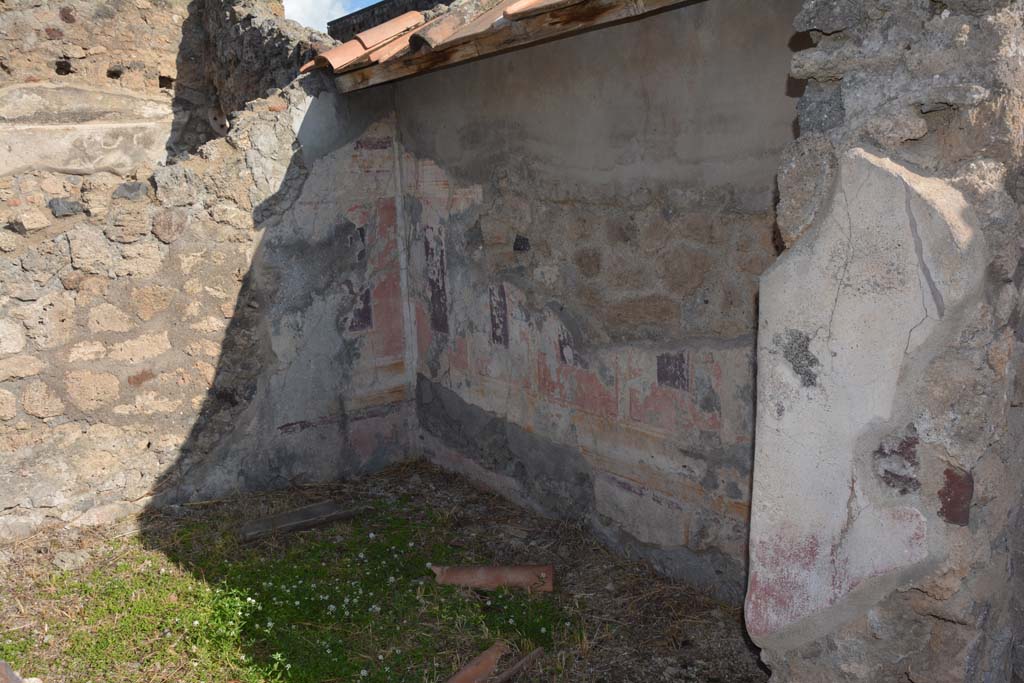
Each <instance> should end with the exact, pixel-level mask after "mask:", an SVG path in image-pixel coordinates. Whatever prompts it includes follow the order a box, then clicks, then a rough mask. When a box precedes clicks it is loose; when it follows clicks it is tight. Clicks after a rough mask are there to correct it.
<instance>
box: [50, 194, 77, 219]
mask: <svg viewBox="0 0 1024 683" xmlns="http://www.w3.org/2000/svg"><path fill="white" fill-rule="evenodd" d="M47 206H49V207H50V212H51V213H52V214H53V217H54V218H67V217H68V216H76V215H78V214H80V213H83V212H84V211H85V208H84V207H83V206H82V203H81V202H78V201H75V200H73V199H69V198H67V197H55V198H54V199H51V200H50V201H49V202H47Z"/></svg>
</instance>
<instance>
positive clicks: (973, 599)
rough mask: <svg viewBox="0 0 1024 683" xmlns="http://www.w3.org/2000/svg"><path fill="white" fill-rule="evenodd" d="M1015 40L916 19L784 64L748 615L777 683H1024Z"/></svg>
mask: <svg viewBox="0 0 1024 683" xmlns="http://www.w3.org/2000/svg"><path fill="white" fill-rule="evenodd" d="M1021 19H1022V8H1021V6H1020V5H1019V3H1014V2H968V3H959V2H958V3H952V2H949V3H923V2H912V1H907V2H902V1H898V2H885V3H825V2H816V1H812V2H806V3H805V6H804V9H803V11H802V12H801V13H800V15H799V17H798V18H797V22H796V26H797V28H798V29H800V30H807V31H810V32H811V36H812V37H813V39H814V42H815V43H816V46H815V47H813V48H812V49H809V50H805V51H803V52H800V53H797V54H796V55H795V57H794V61H793V74H794V75H795V76H798V77H801V78H808V79H810V82H809V84H808V87H807V90H806V93H805V95H804V97H803V99H802V101H801V105H800V130H801V132H802V134H803V137H802V138H801V140H800V141H798V142H797V143H796V145H795V147H794V153H793V154H791V155H790V161H789V162H788V165H786V166H784V168H783V173H782V175H781V176H780V189H781V190H782V193H783V196H782V198H781V202H780V211H781V212H782V213H781V215H780V226H781V227H782V228H783V236H784V237H785V239H786V242H787V244H788V246H789V247H790V249H789V251H788V252H786V253H785V254H783V256H782V257H781V259H780V260H779V262H778V263H777V264H776V265H775V266H774V267H773V268H772V269H770V270H769V272H768V273H767V274H766V275H765V277H764V278H763V280H762V299H761V300H762V307H761V312H762V315H761V322H760V333H759V342H758V343H759V351H758V366H759V377H758V391H759V399H758V431H757V447H756V459H757V463H758V464H757V468H756V470H755V484H754V497H753V503H752V534H751V577H750V586H749V592H748V596H747V610H746V616H747V623H748V627H749V628H750V631H751V633H752V635H753V636H754V639H755V641H757V642H758V643H759V644H761V645H763V646H764V647H765V648H766V649H765V650H764V652H763V656H764V658H765V660H766V661H767V662H768V663H769V665H770V666H771V667H772V670H773V674H774V676H773V680H779V681H794V682H796V681H801V682H802V681H810V680H815V681H817V680H829V681H882V680H885V681H888V680H910V681H915V682H918V683H920V682H923V681H929V682H931V681H958V682H959V681H1016V680H1018V679H1019V677H1020V676H1021V675H1022V669H1021V664H1022V662H1021V654H1020V653H1021V651H1022V646H1021V643H1020V634H1021V633H1022V632H1024V624H1022V623H1021V621H1020V619H1021V616H1020V615H1021V608H1020V605H1019V602H1018V600H1019V595H1021V586H1022V578H1021V574H1020V570H1019V567H1018V566H1017V565H1018V564H1019V562H1018V561H1017V560H1016V559H1015V558H1016V557H1019V554H1020V552H1021V547H1020V543H1021V538H1022V535H1021V521H1020V514H1019V508H1020V501H1021V496H1022V490H1021V486H1022V481H1024V471H1022V469H1024V462H1022V461H1021V458H1020V445H1019V444H1020V441H1019V434H1020V433H1021V428H1022V427H1021V423H1022V421H1024V415H1022V411H1021V408H1020V405H1019V401H1017V402H1016V403H1015V400H1014V399H1013V395H1014V393H1013V392H1014V385H1015V384H1014V383H1015V382H1016V381H1017V380H1016V379H1015V378H1016V377H1019V376H1020V375H1021V365H1020V360H1021V342H1020V338H1021V337H1020V330H1019V327H1020V320H1021V318H1020V315H1019V310H1020V306H1021V293H1020V289H1019V288H1020V285H1021V282H1020V278H1019V277H1018V276H1016V275H1015V274H1019V272H1020V260H1021V255H1022V252H1021V246H1022V241H1021V239H1022V236H1024V231H1022V229H1021V222H1020V210H1019V199H1020V196H1019V193H1017V191H1016V189H1015V188H1016V185H1015V181H1014V178H1016V177H1017V175H1018V173H1019V167H1020V163H1021V143H1020V137H1019V135H1018V132H1019V121H1020V120H1021V85H1022V82H1021V72H1020V63H1019V60H1017V59H1016V58H1015V57H1012V56H1011V55H1013V54H1014V51H1015V50H1016V47H1015V46H1016V45H1017V43H1018V42H1019V39H1020V26H1021ZM833 158H838V159H839V160H840V161H839V165H838V170H837V171H836V176H837V180H836V181H835V183H834V184H833V183H829V182H821V180H820V179H821V178H823V177H825V173H823V171H824V170H827V169H829V168H831V167H832V162H831V161H830V159H833ZM816 279H820V281H821V283H822V284H821V285H819V286H816V285H813V284H809V282H813V281H816ZM810 292H814V294H810V295H808V294H809V293H810ZM798 293H800V294H798ZM901 302H902V303H901ZM897 309H899V310H897ZM790 329H792V330H796V331H797V333H799V334H800V335H806V337H807V340H808V344H807V346H806V352H807V354H809V355H807V354H797V356H799V357H792V356H791V354H789V353H787V352H786V346H785V344H784V343H783V342H784V340H785V339H787V338H788V337H787V334H789V330H790ZM811 357H813V359H814V360H815V361H816V363H814V367H813V368H809V367H808V364H807V363H806V362H803V361H802V360H801V359H804V360H806V358H811ZM809 370H813V373H811V372H809ZM812 374H813V377H812ZM809 380H813V381H809Z"/></svg>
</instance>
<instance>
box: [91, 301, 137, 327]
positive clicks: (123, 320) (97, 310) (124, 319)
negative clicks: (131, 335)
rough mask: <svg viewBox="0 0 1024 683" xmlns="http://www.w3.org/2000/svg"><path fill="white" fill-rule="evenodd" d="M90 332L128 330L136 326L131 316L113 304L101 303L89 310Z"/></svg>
mask: <svg viewBox="0 0 1024 683" xmlns="http://www.w3.org/2000/svg"><path fill="white" fill-rule="evenodd" d="M87 324H88V326H89V331H90V332H127V331H128V330H130V329H132V327H134V323H133V322H132V320H131V318H129V317H128V315H127V314H126V313H124V311H122V310H121V309H120V308H118V307H117V306H114V305H113V304H107V303H104V304H100V305H99V306H94V307H93V308H92V309H91V310H90V311H89V318H88V320H87Z"/></svg>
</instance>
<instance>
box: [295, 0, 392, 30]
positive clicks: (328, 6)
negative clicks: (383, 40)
mask: <svg viewBox="0 0 1024 683" xmlns="http://www.w3.org/2000/svg"><path fill="white" fill-rule="evenodd" d="M372 2H374V0H284V14H285V16H286V17H288V18H289V19H294V20H295V21H297V22H299V23H300V24H303V25H305V26H308V27H310V28H315V29H316V30H318V31H322V32H324V33H327V22H328V21H330V20H331V19H337V18H338V17H341V16H344V15H346V14H349V13H351V12H355V11H356V10H357V9H362V8H363V7H366V6H367V5H369V4H372Z"/></svg>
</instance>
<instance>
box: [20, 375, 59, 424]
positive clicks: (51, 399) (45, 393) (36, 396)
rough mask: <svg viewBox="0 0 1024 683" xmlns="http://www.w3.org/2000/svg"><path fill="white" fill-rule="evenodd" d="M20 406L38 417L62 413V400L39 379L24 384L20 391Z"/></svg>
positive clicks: (54, 415)
mask: <svg viewBox="0 0 1024 683" xmlns="http://www.w3.org/2000/svg"><path fill="white" fill-rule="evenodd" d="M21 406H22V408H23V409H24V410H25V412H26V413H28V414H29V415H32V416H34V417H38V418H44V419H45V418H48V417H56V416H58V415H63V414H64V402H63V401H61V400H60V397H58V396H57V394H56V393H54V391H53V390H52V389H51V388H50V387H49V385H47V384H46V382H43V381H41V380H33V381H31V382H29V383H28V384H27V385H25V389H24V390H23V391H22V393H21Z"/></svg>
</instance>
